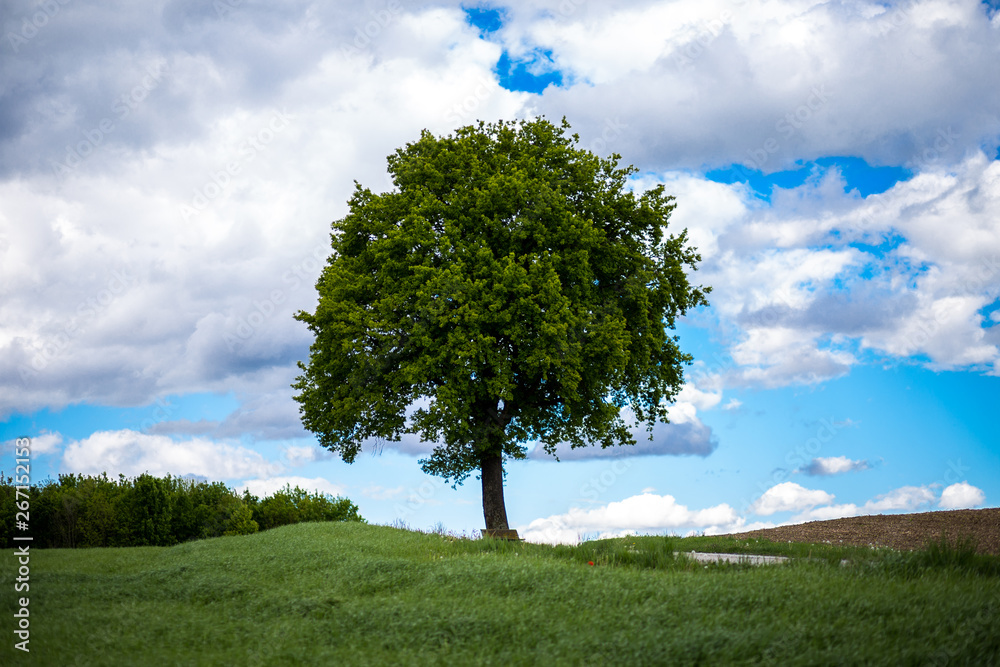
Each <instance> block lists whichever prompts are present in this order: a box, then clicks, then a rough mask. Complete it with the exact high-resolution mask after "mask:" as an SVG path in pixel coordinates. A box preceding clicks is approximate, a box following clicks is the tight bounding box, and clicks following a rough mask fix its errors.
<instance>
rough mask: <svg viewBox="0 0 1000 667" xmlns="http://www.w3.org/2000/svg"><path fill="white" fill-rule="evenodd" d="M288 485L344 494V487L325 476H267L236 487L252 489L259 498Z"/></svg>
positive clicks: (238, 488) (242, 489)
mask: <svg viewBox="0 0 1000 667" xmlns="http://www.w3.org/2000/svg"><path fill="white" fill-rule="evenodd" d="M286 486H290V487H292V488H293V489H294V488H295V487H296V486H297V487H299V488H301V489H302V490H303V491H308V492H310V493H314V492H318V493H328V494H330V495H331V496H342V495H344V487H343V486H341V485H339V484H334V483H333V482H330V481H329V480H327V479H324V478H323V477H311V478H310V477H294V476H292V477H267V478H263V479H248V480H246V481H245V482H243V484H241V485H240V486H238V487H236V488H237V490H238V491H240V492H242V491H244V490H248V491H250V493H251V494H252V495H255V496H257V497H258V498H263V497H264V496H270V495H273V494H274V492H275V491H280V490H281V489H284V488H285V487H286Z"/></svg>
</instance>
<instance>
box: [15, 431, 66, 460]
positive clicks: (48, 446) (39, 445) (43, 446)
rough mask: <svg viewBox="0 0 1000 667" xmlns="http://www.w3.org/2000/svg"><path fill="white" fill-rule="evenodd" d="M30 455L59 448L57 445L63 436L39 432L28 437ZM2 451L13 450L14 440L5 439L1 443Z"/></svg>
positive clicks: (49, 452)
mask: <svg viewBox="0 0 1000 667" xmlns="http://www.w3.org/2000/svg"><path fill="white" fill-rule="evenodd" d="M29 441H30V449H31V455H32V456H34V455H36V454H51V453H52V452H54V451H56V450H57V449H59V446H60V445H61V444H62V443H63V437H62V434H61V433H41V434H39V435H36V436H34V437H30V438H29ZM2 446H3V448H4V452H13V451H14V440H7V441H6V442H4V443H2Z"/></svg>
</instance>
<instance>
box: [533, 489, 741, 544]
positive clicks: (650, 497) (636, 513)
mask: <svg viewBox="0 0 1000 667" xmlns="http://www.w3.org/2000/svg"><path fill="white" fill-rule="evenodd" d="M740 521H741V519H740V518H739V517H738V516H737V514H736V511H735V510H734V509H733V508H732V507H730V506H729V505H727V504H724V503H723V504H721V505H716V506H714V507H709V508H707V509H702V510H690V509H688V508H687V507H686V506H684V505H680V504H678V503H677V501H676V500H675V499H674V497H673V496H669V495H663V496H660V495H656V494H653V493H643V494H642V495H638V496H631V497H629V498H625V499H624V500H620V501H616V502H612V503H608V504H607V505H605V506H602V507H597V508H593V509H587V510H585V509H580V508H577V507H573V508H571V509H570V510H569V512H567V513H565V514H559V515H554V516H550V517H546V518H544V519H535V520H534V521H532V522H531V523H530V524H528V525H527V526H518V533H519V534H520V535H521V537H523V538H524V539H525V540H527V541H529V542H548V543H563V544H575V543H576V542H577V541H579V539H580V536H581V535H584V534H588V533H598V534H599V535H600V536H601V537H613V536H617V535H624V534H636V533H662V532H664V531H668V530H688V531H690V530H700V531H705V532H706V533H707V532H719V531H723V530H725V529H727V528H729V527H732V526H733V525H735V524H738V523H740Z"/></svg>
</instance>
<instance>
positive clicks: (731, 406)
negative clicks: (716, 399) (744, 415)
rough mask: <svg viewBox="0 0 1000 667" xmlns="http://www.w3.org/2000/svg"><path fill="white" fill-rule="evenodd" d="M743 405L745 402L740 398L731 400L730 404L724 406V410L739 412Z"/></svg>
mask: <svg viewBox="0 0 1000 667" xmlns="http://www.w3.org/2000/svg"><path fill="white" fill-rule="evenodd" d="M742 405H743V401H741V400H739V399H738V398H731V399H729V402H728V403H726V404H725V405H723V406H722V409H723V410H739V408H740V406H742Z"/></svg>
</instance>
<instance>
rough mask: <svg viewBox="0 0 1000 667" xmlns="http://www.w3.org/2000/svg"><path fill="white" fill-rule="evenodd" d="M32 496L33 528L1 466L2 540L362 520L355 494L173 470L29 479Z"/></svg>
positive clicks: (153, 539) (187, 536)
mask: <svg viewBox="0 0 1000 667" xmlns="http://www.w3.org/2000/svg"><path fill="white" fill-rule="evenodd" d="M22 495H23V494H22ZM28 496H29V497H28V506H29V509H28V511H29V512H30V518H29V522H28V525H29V529H28V531H27V532H22V531H19V530H17V522H18V520H19V517H17V513H18V511H19V508H18V503H20V502H22V501H23V500H24V499H23V498H21V499H17V498H16V489H15V487H14V485H13V479H12V478H9V477H8V478H4V477H3V475H2V474H0V542H2V543H3V544H4V545H5V546H6V547H8V548H10V547H13V546H14V542H13V539H12V538H13V536H14V535H16V534H20V535H30V536H31V537H32V542H31V546H32V547H34V548H46V547H48V548H75V547H135V546H170V545H172V544H177V543H179V542H187V541H189V540H197V539H202V538H206V537H218V536H220V535H246V534H249V533H256V532H257V531H258V530H267V529H269V528H275V527H277V526H284V525H286V524H290V523H299V522H302V521H362V522H363V521H364V519H362V518H361V516H360V515H359V514H358V508H357V506H356V505H355V504H354V503H352V502H351V501H350V500H349V499H347V498H340V497H337V498H334V497H332V496H328V495H325V494H320V493H309V492H306V491H304V490H302V489H301V488H299V487H298V486H296V487H295V488H294V489H293V488H291V487H289V486H286V487H285V488H284V489H282V490H280V491H277V492H276V493H274V494H273V495H270V496H266V497H264V499H263V500H261V499H259V498H257V497H256V496H254V495H251V494H250V493H249V492H244V493H243V495H238V494H237V493H236V492H235V491H233V490H232V489H229V488H227V487H226V485H225V484H223V483H222V482H203V481H194V480H191V479H187V478H183V477H171V476H170V475H168V476H166V477H163V478H159V477H153V476H152V475H148V474H144V475H139V476H138V477H135V478H126V477H125V476H124V475H120V476H119V477H118V479H117V480H115V479H111V478H109V477H108V476H107V474H102V475H100V476H96V477H91V476H89V475H87V476H84V475H59V480H58V481H55V480H51V479H50V480H47V481H46V482H43V483H42V484H40V485H32V486H30V487H29V488H28ZM22 507H23V505H22ZM20 519H23V517H20Z"/></svg>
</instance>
